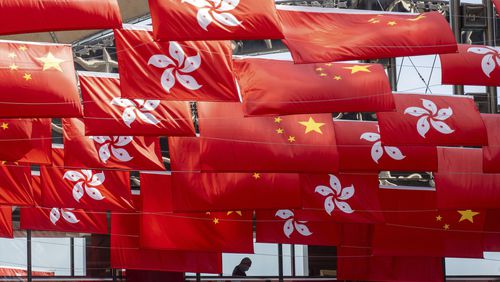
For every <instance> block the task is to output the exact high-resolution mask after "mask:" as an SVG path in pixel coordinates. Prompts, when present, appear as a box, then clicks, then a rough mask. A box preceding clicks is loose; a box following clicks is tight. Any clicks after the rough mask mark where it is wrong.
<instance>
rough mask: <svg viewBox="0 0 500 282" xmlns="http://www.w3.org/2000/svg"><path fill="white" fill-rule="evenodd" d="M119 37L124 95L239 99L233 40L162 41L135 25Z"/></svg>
mask: <svg viewBox="0 0 500 282" xmlns="http://www.w3.org/2000/svg"><path fill="white" fill-rule="evenodd" d="M170 24H171V23H170ZM115 39H116V48H117V50H118V51H117V52H118V63H119V64H120V86H121V90H122V98H139V99H161V100H174V101H239V96H238V89H237V87H236V79H235V76H234V73H233V65H232V50H231V46H230V42H229V41H186V42H180V41H179V42H177V41H170V42H156V41H154V39H153V34H152V32H151V29H150V28H148V27H134V26H131V25H127V26H124V28H123V29H116V30H115Z"/></svg>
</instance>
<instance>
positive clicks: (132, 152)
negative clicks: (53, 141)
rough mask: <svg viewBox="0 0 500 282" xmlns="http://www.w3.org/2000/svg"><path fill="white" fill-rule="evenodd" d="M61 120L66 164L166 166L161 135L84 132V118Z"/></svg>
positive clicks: (147, 168) (133, 166) (89, 166)
mask: <svg viewBox="0 0 500 282" xmlns="http://www.w3.org/2000/svg"><path fill="white" fill-rule="evenodd" d="M62 123H63V133H64V149H65V152H66V153H65V154H64V165H65V166H66V167H70V168H87V169H88V168H91V169H98V168H118V169H125V170H165V166H164V165H163V161H162V157H161V151H160V142H159V138H156V137H140V136H85V135H84V128H83V127H84V125H83V121H82V120H80V119H63V121H62Z"/></svg>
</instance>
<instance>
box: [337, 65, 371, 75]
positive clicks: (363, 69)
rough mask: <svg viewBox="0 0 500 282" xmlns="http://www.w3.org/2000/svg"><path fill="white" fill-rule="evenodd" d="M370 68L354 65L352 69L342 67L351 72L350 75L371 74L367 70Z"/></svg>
mask: <svg viewBox="0 0 500 282" xmlns="http://www.w3.org/2000/svg"><path fill="white" fill-rule="evenodd" d="M369 67H371V65H364V66H361V65H354V66H352V67H344V69H346V70H351V74H355V73H357V72H371V70H369V69H368V68H369Z"/></svg>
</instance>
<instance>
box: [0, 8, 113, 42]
mask: <svg viewBox="0 0 500 282" xmlns="http://www.w3.org/2000/svg"><path fill="white" fill-rule="evenodd" d="M0 10H1V11H2V17H1V18H0V34H14V33H31V32H41V31H57V30H79V29H107V28H114V27H118V26H120V25H121V16H120V9H119V7H118V2H117V1H116V0H101V1H94V0H83V1H82V0H78V1H54V0H23V1H19V0H3V1H2V2H1V3H0ZM21 15H22V16H21Z"/></svg>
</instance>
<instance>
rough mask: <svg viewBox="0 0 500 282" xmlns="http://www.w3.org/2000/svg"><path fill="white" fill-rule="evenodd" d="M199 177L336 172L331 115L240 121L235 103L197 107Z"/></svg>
mask: <svg viewBox="0 0 500 282" xmlns="http://www.w3.org/2000/svg"><path fill="white" fill-rule="evenodd" d="M198 116H199V126H200V136H201V160H200V162H201V170H202V171H235V172H238V171H251V172H256V171H257V172H332V171H337V170H338V163H337V149H336V144H335V134H334V132H333V121H332V116H331V114H322V115H321V114H316V115H293V116H284V117H249V118H245V117H244V113H243V109H242V106H241V104H240V103H198Z"/></svg>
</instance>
